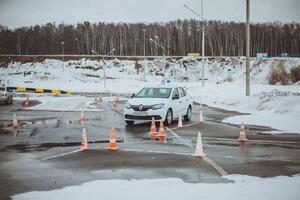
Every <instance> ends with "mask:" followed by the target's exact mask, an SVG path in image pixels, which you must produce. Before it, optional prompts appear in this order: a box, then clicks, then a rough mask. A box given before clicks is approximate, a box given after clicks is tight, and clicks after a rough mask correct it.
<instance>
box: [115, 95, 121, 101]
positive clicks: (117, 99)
mask: <svg viewBox="0 0 300 200" xmlns="http://www.w3.org/2000/svg"><path fill="white" fill-rule="evenodd" d="M115 100H116V102H117V103H119V102H120V95H119V93H117V95H116V98H115Z"/></svg>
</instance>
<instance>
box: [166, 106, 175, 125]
mask: <svg viewBox="0 0 300 200" xmlns="http://www.w3.org/2000/svg"><path fill="white" fill-rule="evenodd" d="M172 122H173V112H172V110H171V109H169V110H168V112H167V115H166V119H165V124H166V125H167V126H169V125H171V124H172Z"/></svg>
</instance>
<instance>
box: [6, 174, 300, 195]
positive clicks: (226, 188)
mask: <svg viewBox="0 0 300 200" xmlns="http://www.w3.org/2000/svg"><path fill="white" fill-rule="evenodd" d="M225 178H226V179H228V180H230V181H233V183H218V184H208V183H197V184H192V183H184V182H182V180H180V179H154V180H131V181H126V180H99V181H94V182H89V183H84V184H83V185H80V186H70V187H66V188H63V189H59V190H53V191H45V192H28V193H24V194H18V195H14V196H13V197H12V198H13V199H15V200H26V199H48V200H51V199H55V200H56V199H65V200H68V199H72V200H75V199H86V198H87V199H89V200H92V199H97V200H98V199H130V200H141V199H145V200H147V199H164V200H177V199H178V200H183V199H193V200H194V199H209V200H220V199H222V200H235V199H236V200H240V199H243V200H253V199H263V200H282V199H289V200H298V199H299V197H300V191H299V188H298V187H299V185H300V176H294V177H284V176H280V177H275V178H257V177H251V176H242V175H229V176H227V177H225ZM145 194H146V195H145Z"/></svg>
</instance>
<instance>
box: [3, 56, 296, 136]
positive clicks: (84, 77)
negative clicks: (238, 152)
mask: <svg viewBox="0 0 300 200" xmlns="http://www.w3.org/2000/svg"><path fill="white" fill-rule="evenodd" d="M278 63H282V64H283V66H284V68H285V69H286V70H287V71H289V70H291V69H292V68H294V67H297V66H300V59H299V58H293V59H292V58H288V59H285V58H268V59H252V60H251V96H250V97H245V87H244V86H245V84H244V82H245V81H244V80H245V59H244V58H230V57H229V58H215V59H209V60H208V61H207V62H206V64H205V77H206V79H208V81H206V84H205V87H201V81H200V78H201V62H200V61H198V60H194V59H189V58H185V59H181V60H175V59H174V60H171V59H170V60H167V61H163V60H153V61H148V62H146V65H145V66H146V67H145V72H146V73H145V76H144V70H143V69H142V68H141V69H140V70H139V74H137V70H136V68H135V66H136V65H135V62H134V61H119V60H117V59H115V60H109V61H105V63H104V62H102V61H92V60H85V59H82V60H78V61H66V62H61V61H59V60H49V59H48V60H45V61H44V62H41V63H25V64H21V63H18V62H15V63H11V64H9V65H8V67H7V68H0V77H1V81H2V82H6V81H9V82H10V85H12V86H24V87H40V88H49V89H63V90H71V91H73V92H118V93H135V92H137V91H138V90H139V89H141V88H142V87H144V86H148V85H158V84H159V83H160V82H161V80H163V79H170V80H171V83H173V84H175V85H180V86H184V87H186V88H187V89H188V92H189V93H190V94H191V95H192V96H193V97H194V99H195V100H197V101H200V102H201V103H205V104H207V105H209V106H214V107H220V108H225V109H229V110H236V111H239V112H246V113H250V114H251V115H244V116H235V117H231V118H227V119H225V121H226V122H230V123H236V124H239V123H241V122H242V121H243V122H244V123H245V124H254V125H264V126H270V127H272V128H274V129H278V130H280V131H283V132H287V133H298V134H299V133H300V123H298V122H299V121H300V112H299V110H300V108H299V104H300V95H299V93H300V85H299V82H298V83H296V84H291V85H287V86H282V85H269V84H268V83H267V77H268V75H269V74H270V71H271V69H272V68H273V67H274V66H276V65H277V64H278ZM140 64H143V61H141V62H140ZM104 65H105V66H106V67H105V68H106V77H107V79H106V87H104V85H105V84H104V80H103V73H104V70H103V68H104ZM144 78H145V81H144Z"/></svg>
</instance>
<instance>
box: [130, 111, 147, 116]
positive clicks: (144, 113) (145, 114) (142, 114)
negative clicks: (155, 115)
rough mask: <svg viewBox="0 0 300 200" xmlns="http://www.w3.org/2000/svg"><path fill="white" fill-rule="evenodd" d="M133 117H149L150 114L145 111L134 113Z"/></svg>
mask: <svg viewBox="0 0 300 200" xmlns="http://www.w3.org/2000/svg"><path fill="white" fill-rule="evenodd" d="M133 115H135V116H147V115H148V114H147V112H145V111H135V112H133Z"/></svg>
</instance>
